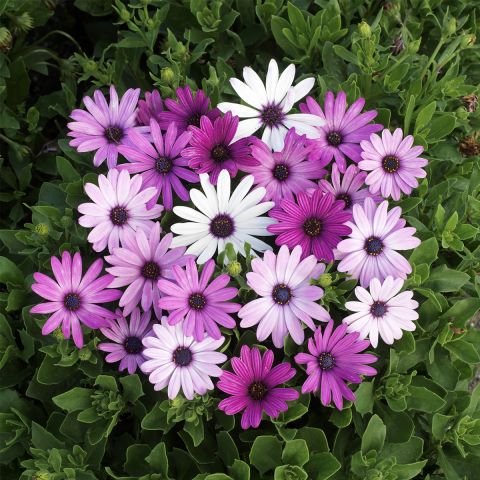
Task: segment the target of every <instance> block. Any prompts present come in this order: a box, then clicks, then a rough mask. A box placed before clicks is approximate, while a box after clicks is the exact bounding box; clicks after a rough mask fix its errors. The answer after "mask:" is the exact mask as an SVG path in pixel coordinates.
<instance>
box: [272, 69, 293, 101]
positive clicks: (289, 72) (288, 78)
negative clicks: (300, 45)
mask: <svg viewBox="0 0 480 480" xmlns="http://www.w3.org/2000/svg"><path fill="white" fill-rule="evenodd" d="M294 78H295V65H293V63H292V64H290V65H289V66H288V67H287V68H286V69H285V70H284V71H283V72H282V74H281V75H280V78H279V79H278V83H277V88H276V89H275V102H276V103H280V102H281V101H282V100H283V97H285V95H286V94H287V92H288V89H289V88H290V87H291V86H292V83H293V79H294Z"/></svg>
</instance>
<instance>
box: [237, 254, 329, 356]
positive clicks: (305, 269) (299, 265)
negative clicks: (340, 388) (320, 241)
mask: <svg viewBox="0 0 480 480" xmlns="http://www.w3.org/2000/svg"><path fill="white" fill-rule="evenodd" d="M301 255H302V247H300V246H296V247H295V248H294V249H293V251H292V253H290V252H289V250H288V248H287V246H286V245H283V246H282V247H281V248H280V251H279V252H278V255H275V254H274V253H273V252H271V251H267V252H265V254H264V256H263V260H262V259H260V258H254V259H253V260H252V270H253V271H252V272H249V273H247V283H248V285H249V286H250V287H251V288H252V289H253V290H254V291H255V293H257V294H258V295H260V297H261V298H257V299H256V300H252V301H251V302H249V303H247V304H246V305H245V306H243V307H242V309H241V310H240V311H239V312H238V316H239V317H240V318H241V319H242V321H241V323H240V326H241V327H242V328H249V327H252V326H253V325H257V324H258V327H257V339H258V340H259V341H260V342H263V341H264V340H265V339H266V338H267V337H268V336H269V335H272V340H273V344H274V345H275V346H276V347H277V348H282V347H283V343H284V340H285V337H286V336H287V335H288V333H290V335H291V336H292V339H293V341H294V342H295V343H296V344H297V345H300V344H302V343H303V339H304V331H303V328H302V322H303V323H305V325H307V326H308V327H309V328H311V329H312V330H315V324H314V323H313V320H312V318H314V319H315V320H321V321H324V322H327V321H328V320H329V319H330V315H329V314H328V312H327V311H326V310H325V309H324V308H323V307H321V306H320V305H318V303H316V302H317V300H320V298H322V296H323V290H322V289H321V288H320V287H316V286H314V285H310V279H312V278H318V277H319V276H320V275H321V274H322V273H323V272H324V270H325V265H322V264H320V263H317V259H316V258H315V257H314V256H313V255H310V256H308V257H306V258H305V259H304V260H302V261H300V258H301Z"/></svg>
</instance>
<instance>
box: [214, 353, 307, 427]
mask: <svg viewBox="0 0 480 480" xmlns="http://www.w3.org/2000/svg"><path fill="white" fill-rule="evenodd" d="M231 361H232V368H233V371H234V373H231V372H225V371H224V372H223V374H222V376H221V377H220V380H219V381H218V382H217V387H218V389H219V390H221V391H222V392H225V393H227V394H228V395H230V397H228V398H225V399H223V400H222V401H221V402H220V403H219V404H218V408H220V410H223V411H224V412H225V413H226V414H227V415H235V414H236V413H238V412H241V411H242V410H243V414H242V421H241V425H242V428H243V429H244V430H246V429H247V428H250V427H253V428H257V427H258V426H259V425H260V422H261V421H262V413H263V412H265V413H266V414H267V415H268V416H269V417H272V418H277V417H278V415H279V414H280V413H281V412H286V411H287V410H288V404H287V401H289V400H296V399H297V398H298V397H299V393H298V392H297V391H296V390H295V389H293V388H284V387H279V385H281V384H283V383H285V382H288V381H289V380H290V379H292V378H293V377H294V376H295V369H294V368H292V366H291V365H290V364H289V363H287V362H285V363H280V364H279V365H276V366H275V367H273V368H272V365H273V352H272V351H271V350H266V351H265V353H264V354H263V357H262V355H261V354H260V351H259V349H258V348H257V347H253V348H252V349H250V348H249V347H248V346H247V345H243V346H242V349H241V350H240V358H239V357H233V358H232V359H231Z"/></svg>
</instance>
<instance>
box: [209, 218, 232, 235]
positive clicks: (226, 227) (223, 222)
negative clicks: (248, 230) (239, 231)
mask: <svg viewBox="0 0 480 480" xmlns="http://www.w3.org/2000/svg"><path fill="white" fill-rule="evenodd" d="M233 228H234V226H233V220H232V219H231V218H230V217H229V216H228V215H222V214H220V215H217V216H216V217H215V218H214V219H213V220H212V222H211V223H210V232H211V234H212V235H214V236H215V237H219V238H226V237H229V236H230V235H231V234H232V233H233Z"/></svg>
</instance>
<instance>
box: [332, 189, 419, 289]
mask: <svg viewBox="0 0 480 480" xmlns="http://www.w3.org/2000/svg"><path fill="white" fill-rule="evenodd" d="M401 214H402V209H401V208H400V207H395V208H392V209H391V210H390V211H388V202H387V201H386V200H385V201H383V202H382V203H381V204H380V205H378V206H377V205H375V202H374V201H373V200H372V199H371V198H366V199H365V202H364V204H363V207H362V206H361V205H358V204H357V205H354V206H353V220H352V221H351V222H347V225H348V226H349V227H350V228H351V230H352V233H351V234H350V238H347V239H345V240H342V241H341V242H340V243H339V244H338V245H337V249H338V252H339V253H338V254H337V255H336V256H337V259H339V258H341V259H342V260H341V262H340V263H339V264H338V267H337V270H338V271H339V272H348V273H349V274H350V275H351V276H352V277H353V278H359V279H360V285H361V286H362V287H366V286H368V285H369V284H370V281H371V280H372V278H378V279H379V280H380V281H383V280H385V278H387V277H388V276H389V275H392V276H393V277H395V278H403V279H405V278H407V274H409V273H411V271H412V267H411V266H410V264H409V263H408V260H407V259H406V258H405V257H403V256H402V255H400V254H399V253H398V252H397V251H396V250H410V249H412V248H415V247H418V246H419V245H420V240H419V239H418V238H416V237H414V236H413V234H414V233H415V231H416V230H415V228H413V227H407V228H404V225H405V221H404V220H402V219H400V215H401Z"/></svg>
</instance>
